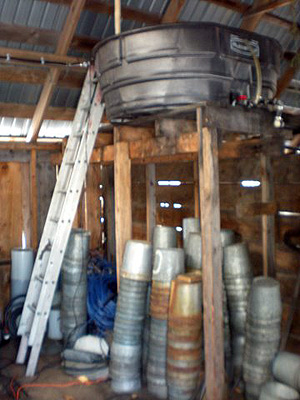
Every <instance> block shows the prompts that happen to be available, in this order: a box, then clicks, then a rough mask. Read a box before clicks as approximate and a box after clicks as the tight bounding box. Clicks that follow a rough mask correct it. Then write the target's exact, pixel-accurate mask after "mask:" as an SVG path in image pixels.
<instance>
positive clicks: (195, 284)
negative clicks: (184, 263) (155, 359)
mask: <svg viewBox="0 0 300 400" xmlns="http://www.w3.org/2000/svg"><path fill="white" fill-rule="evenodd" d="M201 369H202V284H201V274H200V273H199V271H196V272H193V273H188V274H185V275H179V276H178V277H177V278H176V279H175V280H174V281H173V282H172V288H171V296H170V307H169V320H168V348H167V383H168V393H169V399H170V400H191V399H192V398H193V396H194V395H195V392H196V390H197V388H198V386H199V381H200V373H201Z"/></svg>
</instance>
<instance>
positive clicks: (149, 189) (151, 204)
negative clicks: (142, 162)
mask: <svg viewBox="0 0 300 400" xmlns="http://www.w3.org/2000/svg"><path fill="white" fill-rule="evenodd" d="M155 188H156V179H155V164H153V163H151V164H148V165H146V198H147V240H148V241H149V242H151V240H152V235H153V229H154V227H155V225H156V195H155V191H156V190H155Z"/></svg>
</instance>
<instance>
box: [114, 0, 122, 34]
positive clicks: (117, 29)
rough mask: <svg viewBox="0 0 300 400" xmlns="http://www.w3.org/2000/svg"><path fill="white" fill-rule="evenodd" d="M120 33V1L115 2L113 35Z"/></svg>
mask: <svg viewBox="0 0 300 400" xmlns="http://www.w3.org/2000/svg"><path fill="white" fill-rule="evenodd" d="M120 33H121V0H115V35H120Z"/></svg>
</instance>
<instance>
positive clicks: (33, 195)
mask: <svg viewBox="0 0 300 400" xmlns="http://www.w3.org/2000/svg"><path fill="white" fill-rule="evenodd" d="M30 204H31V247H32V248H33V249H36V248H37V246H38V234H37V232H38V226H37V225H38V216H37V210H38V206H37V179H36V150H35V149H32V150H31V153H30Z"/></svg>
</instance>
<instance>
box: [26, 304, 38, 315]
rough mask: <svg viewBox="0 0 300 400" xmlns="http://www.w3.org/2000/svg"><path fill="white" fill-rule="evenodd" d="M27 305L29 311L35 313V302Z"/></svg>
mask: <svg viewBox="0 0 300 400" xmlns="http://www.w3.org/2000/svg"><path fill="white" fill-rule="evenodd" d="M27 307H28V308H29V310H30V311H32V312H33V313H35V310H36V305H35V304H28V306H27Z"/></svg>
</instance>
